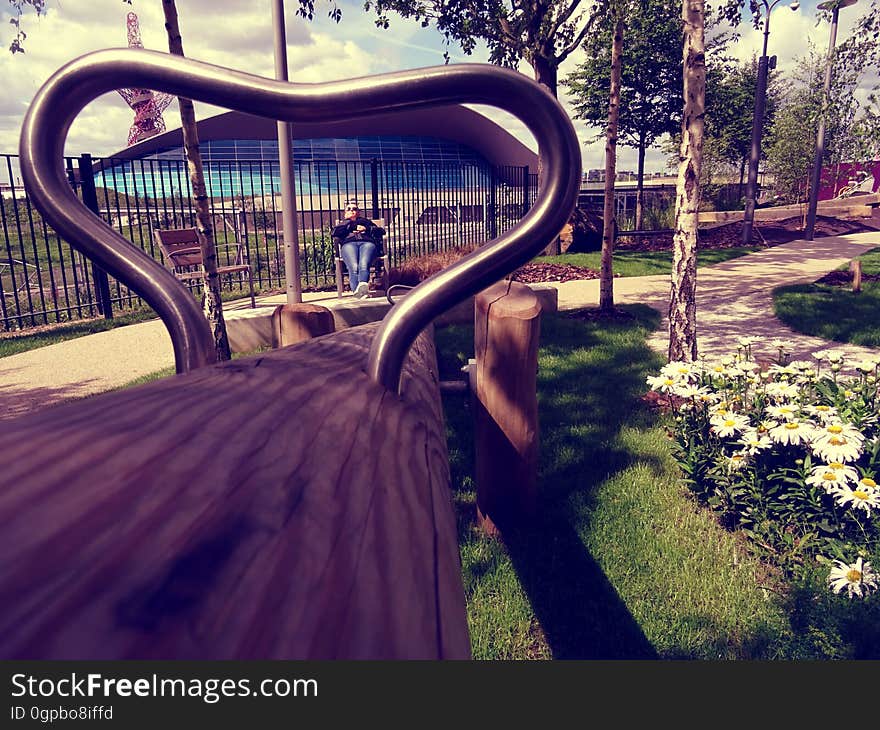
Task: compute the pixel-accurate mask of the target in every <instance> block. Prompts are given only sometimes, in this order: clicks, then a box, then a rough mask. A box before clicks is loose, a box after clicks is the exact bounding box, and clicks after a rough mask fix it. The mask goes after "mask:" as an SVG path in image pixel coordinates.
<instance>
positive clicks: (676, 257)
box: [668, 0, 706, 361]
mask: <svg viewBox="0 0 880 730" xmlns="http://www.w3.org/2000/svg"><path fill="white" fill-rule="evenodd" d="M682 20H683V21H684V43H683V47H682V62H683V69H684V71H683V75H684V79H683V81H684V84H683V89H684V109H683V114H682V122H681V149H680V163H679V167H678V180H677V183H676V190H675V233H674V234H673V243H672V288H671V291H670V296H669V353H668V354H669V359H670V360H687V361H691V360H695V359H696V357H697V322H696V317H697V304H696V294H697V226H698V217H697V216H698V213H699V210H700V167H701V165H702V162H703V158H702V156H703V131H704V119H703V116H704V113H705V103H706V41H705V29H706V3H705V0H683V4H682Z"/></svg>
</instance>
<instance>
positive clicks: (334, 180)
mask: <svg viewBox="0 0 880 730" xmlns="http://www.w3.org/2000/svg"><path fill="white" fill-rule="evenodd" d="M292 146H293V159H294V165H293V167H294V178H295V187H296V192H297V195H299V196H319V197H320V196H324V195H336V194H343V195H348V194H354V195H357V194H358V193H359V191H362V190H365V189H368V188H369V186H370V177H371V175H376V174H378V175H380V176H381V177H382V179H383V188H385V189H386V190H387V189H394V188H421V187H423V186H424V185H425V184H430V185H431V186H432V187H438V186H439V187H441V188H457V187H460V186H461V185H463V184H468V185H472V184H474V183H475V182H477V183H478V184H482V183H484V182H485V181H487V180H488V179H489V176H490V165H489V163H488V162H487V161H486V160H485V159H484V158H483V157H482V155H480V154H479V153H478V152H476V151H475V150H473V149H472V148H470V147H468V146H466V145H463V144H460V143H457V142H453V141H449V140H443V139H437V138H434V137H419V136H358V137H349V138H319V139H295V140H293V145H292ZM199 149H200V152H201V155H202V163H203V165H204V169H205V183H206V186H207V188H208V194H209V195H211V196H221V195H222V196H234V197H235V196H267V195H277V194H279V193H280V191H281V180H280V169H279V167H280V166H279V164H278V141H277V140H275V139H215V140H208V141H205V142H202V143H200V145H199ZM184 161H185V154H184V150H183V148H182V147H174V148H165V149H159V150H156V151H154V152H151V153H149V154H146V155H143V156H141V157H138V158H137V159H136V160H116V159H108V160H105V161H104V162H105V167H106V168H110V169H112V175H110V176H109V178H110V179H111V180H113V183H112V187H114V188H116V189H117V190H125V192H126V193H128V194H135V195H140V196H148V197H151V198H158V197H166V196H169V195H179V194H181V193H184V194H185V193H186V192H187V191H188V190H189V181H188V180H187V175H185V174H183V175H181V167H182V163H183V162H184ZM145 167H146V169H147V170H148V172H146V173H145ZM103 179H105V180H106V179H107V175H104V176H103ZM465 181H467V182H466V183H465ZM96 183H97V184H98V185H103V184H104V183H103V182H102V181H101V176H100V175H99V176H98V177H97V178H96Z"/></svg>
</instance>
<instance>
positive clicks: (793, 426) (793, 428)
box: [785, 421, 799, 431]
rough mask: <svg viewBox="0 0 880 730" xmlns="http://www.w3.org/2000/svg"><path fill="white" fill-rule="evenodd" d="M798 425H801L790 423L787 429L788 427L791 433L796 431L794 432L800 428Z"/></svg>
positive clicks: (787, 424) (786, 425)
mask: <svg viewBox="0 0 880 730" xmlns="http://www.w3.org/2000/svg"><path fill="white" fill-rule="evenodd" d="M798 425H799V424H797V423H791V422H790V421H789V422H788V423H786V424H785V427H786V428H787V429H788V430H789V431H794V430H795V429H796V428H797V427H798Z"/></svg>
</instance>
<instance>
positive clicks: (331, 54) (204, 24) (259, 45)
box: [0, 0, 867, 172]
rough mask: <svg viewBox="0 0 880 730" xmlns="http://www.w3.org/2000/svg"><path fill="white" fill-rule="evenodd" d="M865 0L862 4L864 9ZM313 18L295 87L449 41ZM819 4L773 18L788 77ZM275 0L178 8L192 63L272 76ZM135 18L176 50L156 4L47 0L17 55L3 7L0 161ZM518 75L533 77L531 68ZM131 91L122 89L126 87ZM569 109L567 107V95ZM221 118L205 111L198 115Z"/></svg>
mask: <svg viewBox="0 0 880 730" xmlns="http://www.w3.org/2000/svg"><path fill="white" fill-rule="evenodd" d="M866 2H867V0H862V2H861V3H860V5H865V4H866ZM315 4H316V17H315V19H314V20H313V21H311V22H309V21H306V20H303V19H302V18H300V17H298V16H297V15H296V14H295V9H296V7H297V2H296V0H287V1H286V3H285V6H286V9H287V42H288V49H287V52H288V63H289V68H290V71H289V77H290V80H291V81H297V82H319V81H331V80H337V79H343V78H351V77H355V76H363V75H368V74H377V73H385V72H390V71H400V70H403V69H412V68H421V67H425V66H434V65H440V64H442V63H443V51H444V50H445V46H444V44H443V39H442V36H441V35H440V34H439V33H437V32H436V31H435V30H433V29H430V28H427V29H426V28H421V27H419V26H418V24H416V23H413V22H410V21H404V20H401V19H400V18H397V17H396V16H392V19H391V28H390V29H389V30H380V29H377V28H375V26H374V25H373V22H372V18H371V16H370V15H368V14H366V13H365V12H364V11H363V9H362V4H361V2H360V0H342V2H340V3H339V6H340V7H341V8H342V10H343V19H342V21H341V22H340V23H338V24H337V23H335V22H334V21H332V20H330V19H329V18H327V17H326V8H327V7H328V6H327V5H326V4H324V3H322V2H321V0H318V1H317V2H316V3H315ZM815 6H816V0H807V1H806V2H802V3H801V7H800V9H799V10H798V11H796V12H793V11H791V10H790V9H789V7H788V3H786V2H780V3H779V4H778V5H777V6H776V8H774V10H773V13H772V15H771V19H770V43H769V49H768V52H769V53H770V54H775V55H777V56H778V59H779V69H780V71H782V72H783V73H784V72H785V71H786V70H787V69H792V68H793V67H794V61H795V59H796V58H797V57H799V56H802V55H804V54H805V53H807V51H808V49H809V46H810V44H811V43H812V44H814V45H815V47H816V48H817V49H819V51H820V52H821V53H824V52H825V51H826V50H827V47H828V38H829V26H828V24H827V23H823V24H821V25H818V24H817V22H816V18H815V15H816V8H815ZM271 8H272V3H271V0H177V9H178V14H179V19H180V28H181V33H182V36H183V46H184V51H185V53H186V55H187V56H189V57H191V58H195V59H199V60H203V61H207V62H210V63H214V64H218V65H221V66H227V67H230V68H235V69H239V70H242V71H246V72H248V73H252V74H258V75H261V76H267V77H270V78H273V77H274V60H273V53H272V43H273V40H272V39H273V36H272V22H271ZM130 11H134V12H136V13H137V14H138V16H139V20H140V29H141V36H142V39H143V43H144V46H145V47H146V48H149V49H153V50H158V51H167V50H168V44H167V38H166V35H165V29H164V18H163V15H162V8H161V3H160V2H159V0H134V2H133V3H132V4H131V5H127V4H125V3H123V2H122V1H121V0H49V2H48V12H47V13H46V14H45V15H43V16H41V17H36V16H34V15H33V13H31V14H29V15H27V16H26V17H25V18H24V19H23V27H24V28H25V30H26V31H27V34H28V35H27V40H26V41H25V48H26V53H24V54H16V55H14V56H13V55H12V54H10V53H9V52H8V51H6V50H5V49H6V48H7V47H8V45H9V40H10V37H11V34H12V33H11V27H10V26H9V25H8V19H9V7H8V4H7V2H6V0H0V46H2V48H0V79H3V85H4V90H3V91H4V93H3V94H2V96H0V153H17V150H18V138H19V133H20V129H21V122H22V119H23V116H24V114H25V111H26V110H27V106H28V104H29V102H30V100H31V99H32V98H33V96H34V94H35V93H36V92H37V90H38V89H39V87H40V86H41V84H42V83H43V82H44V81H45V80H46V79H47V78H48V77H49V76H51V74H52V73H53V72H54V71H56V70H57V69H58V68H60V67H61V66H62V65H64V64H65V63H66V62H67V61H70V60H71V59H73V58H76V57H77V56H80V55H82V54H84V53H88V52H90V51H94V50H98V49H101V48H110V47H119V46H125V45H126V44H127V40H126V38H127V36H126V22H125V21H126V15H127V14H128V12H130ZM859 11H860V7H859V5H856V6H854V7H851V8H845V9H843V10H842V11H841V15H840V27H839V31H838V43H839V42H841V41H842V40H843V39H845V38H847V37H848V36H849V34H850V33H851V29H852V27H853V24H854V22H855V20H856V19H857V18H858V16H859V15H860V14H861V13H860V12H859ZM740 30H741V33H742V38H741V40H740V42H738V43H737V44H735V45H734V46H733V47H732V48H731V49H729V50H730V52H732V54H733V55H735V56H736V57H738V58H740V59H748V58H750V57H751V56H752V55H753V54H760V52H761V44H762V39H763V36H762V31H761V30H755V29H753V28H752V27H751V24H744V25H743V26H741V29H740ZM448 50H449V52H450V56H451V62H452V63H456V62H458V63H461V62H468V63H472V62H485V61H486V60H487V54H486V51H485V49H482V48H478V49H477V50H476V51H475V52H474V54H473V55H471V56H464V55H463V54H461V53H460V51H459V50H458V49H457V48H449V49H448ZM581 58H582V56H581V55H578V54H577V53H576V54H573V55H572V56H571V57H570V58H569V59H568V60H567V61H566V62H565V63H564V64H563V66H562V68H561V70H560V78H562V77H563V76H565V74H567V73H568V72H570V71H571V70H573V69H574V67H575V66H576V65H577V63H578V61H579V60H580V59H581ZM520 71H522V72H523V73H526V74H528V75H530V76H531V70H530V68H529V67H528V66H527V65H525V64H523V65H522V66H521V68H520ZM122 85H123V86H124V84H122ZM560 94H561V95H562V97H561V101H562V102H563V104H564V105H566V106H567V100H566V99H565V96H564V90H563V89H560ZM479 110H480V111H481V112H483V113H486V114H487V115H489V116H491V117H492V118H493V119H495V120H496V121H499V123H501V124H502V125H503V126H505V128H507V129H508V130H509V131H510V132H511V133H512V134H514V135H515V136H517V137H518V138H520V139H521V140H522V141H523V142H524V143H525V144H526V145H527V146H529V147H531V148H533V149H534V140H533V139H532V138H531V135H530V134H529V133H528V132H527V131H526V130H525V129H524V127H523V125H522V124H521V123H520V122H519V121H518V120H516V119H514V118H512V117H510V116H508V115H506V114H504V113H502V112H498V111H497V110H494V109H491V108H486V107H480V108H479ZM220 111H222V110H220V109H217V108H216V107H210V106H207V105H202V104H197V105H196V112H197V115H198V116H199V118H204V117H205V116H210V115H212V114H216V113H218V112H220ZM132 116H133V115H132V113H131V111H130V110H129V109H128V107H126V105H125V103H124V102H123V101H122V99H121V97H120V96H119V95H118V94H107V95H105V96H103V97H101V98H100V99H98V100H96V101H95V102H93V103H92V104H90V105H89V106H88V107H87V108H86V109H85V110H84V111H83V112H82V113H81V114H80V116H79V117H78V118H77V120H76V121H75V122H74V125H73V126H72V128H71V130H70V133H69V135H68V139H67V147H66V153H67V154H70V155H78V154H80V153H82V152H90V153H91V154H93V155H96V156H99V155H109V154H112V153H114V152H115V151H117V150H119V149H121V148H123V147H124V146H125V140H126V137H127V134H128V128H129V126H130V124H131V120H132ZM165 120H166V124H167V126H168V127H169V128H172V127H175V126H179V122H178V121H177V118H176V107H175V106H174V105H172V106H171V107H170V108H169V109H168V110H167V111H166V112H165ZM575 126H576V129H577V131H578V135H579V137H580V138H581V140H582V142H583V151H584V152H583V163H584V169H589V168H597V167H603V166H604V151H603V144H602V143H601V142H595V141H593V140H594V137H595V135H596V132H597V131H598V130H596V129H590V128H588V127H586V125H584V124H583V123H581V122H576V123H575ZM635 157H636V156H635V151H634V150H632V149H630V148H626V147H620V148H619V150H618V169H621V170H623V169H635ZM665 164H666V163H665V158H664V156H663V155H662V154H661V153H660V152H658V151H649V153H648V158H647V162H646V168H647V170H648V171H649V172H653V171H661V170H663V169H664V168H665Z"/></svg>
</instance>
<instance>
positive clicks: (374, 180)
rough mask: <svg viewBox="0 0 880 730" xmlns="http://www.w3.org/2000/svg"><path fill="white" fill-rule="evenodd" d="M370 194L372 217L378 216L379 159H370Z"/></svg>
mask: <svg viewBox="0 0 880 730" xmlns="http://www.w3.org/2000/svg"><path fill="white" fill-rule="evenodd" d="M370 196H371V197H372V204H373V218H378V217H379V161H378V160H377V159H375V158H374V159H372V160H370Z"/></svg>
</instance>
